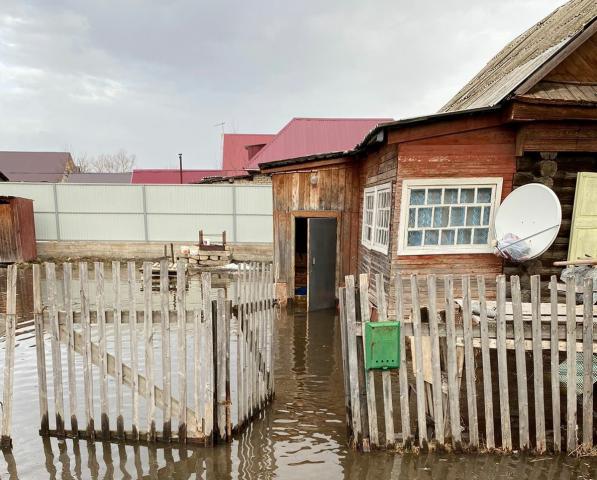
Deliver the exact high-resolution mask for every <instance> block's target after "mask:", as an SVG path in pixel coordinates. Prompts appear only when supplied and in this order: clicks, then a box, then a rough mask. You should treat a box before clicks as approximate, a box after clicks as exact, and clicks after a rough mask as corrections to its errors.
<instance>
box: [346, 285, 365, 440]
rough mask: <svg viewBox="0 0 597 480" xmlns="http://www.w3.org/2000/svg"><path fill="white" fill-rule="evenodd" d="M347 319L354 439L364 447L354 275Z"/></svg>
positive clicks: (350, 286)
mask: <svg viewBox="0 0 597 480" xmlns="http://www.w3.org/2000/svg"><path fill="white" fill-rule="evenodd" d="M345 281H346V320H347V329H346V332H347V334H348V366H349V370H350V404H351V407H352V436H353V438H352V441H353V443H354V445H355V446H357V447H362V441H363V434H362V430H361V402H360V397H359V371H358V370H359V365H358V360H357V345H356V340H357V339H356V332H355V330H356V326H355V324H356V306H355V287H354V277H353V276H352V275H348V276H347V277H346V280H345Z"/></svg>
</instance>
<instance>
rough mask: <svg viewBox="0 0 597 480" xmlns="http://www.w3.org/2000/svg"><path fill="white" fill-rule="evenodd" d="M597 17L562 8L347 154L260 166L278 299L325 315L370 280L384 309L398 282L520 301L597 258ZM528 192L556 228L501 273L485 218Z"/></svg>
mask: <svg viewBox="0 0 597 480" xmlns="http://www.w3.org/2000/svg"><path fill="white" fill-rule="evenodd" d="M596 18H597V4H596V3H595V2H594V1H593V0H572V1H570V2H568V3H567V4H565V5H563V6H562V7H560V8H558V9H557V10H555V11H554V12H553V13H552V14H550V15H549V16H548V17H547V18H545V19H544V20H542V21H541V22H539V23H537V24H536V25H535V26H534V27H532V28H530V29H529V30H528V31H526V32H525V33H523V34H522V35H520V36H519V37H517V38H516V39H514V40H513V41H512V42H511V43H510V44H508V45H507V46H506V47H505V48H504V49H503V50H502V51H501V52H500V53H499V54H498V55H496V56H495V57H494V58H493V59H492V60H491V61H490V62H489V63H488V64H487V66H486V67H485V68H483V70H481V72H479V74H477V75H476V76H475V77H474V78H473V79H472V80H471V81H470V82H469V83H468V84H467V85H466V86H465V87H464V88H463V89H462V90H461V91H460V92H459V93H458V94H457V95H456V96H455V97H454V98H453V99H452V100H450V101H449V102H448V103H447V104H446V105H445V106H444V107H443V108H442V109H441V110H440V112H438V113H437V114H434V115H429V116H423V117H418V118H411V119H406V120H400V121H395V122H388V123H383V124H380V125H378V126H377V127H376V128H374V129H373V130H372V131H371V132H370V133H369V134H368V135H367V136H366V137H365V138H364V140H363V141H362V142H361V143H360V144H359V145H357V146H356V147H355V148H353V149H351V150H348V151H338V152H329V153H326V154H321V155H311V156H306V157H301V158H293V159H286V160H282V161H275V162H269V163H265V164H261V165H260V166H261V169H262V171H263V172H265V173H268V174H271V175H272V185H273V208H274V261H275V276H276V282H277V283H278V292H279V294H280V295H281V296H283V297H293V296H294V295H295V293H296V292H302V291H304V290H305V289H306V291H307V292H308V295H309V297H311V298H310V300H309V307H310V308H311V309H315V308H323V307H326V306H331V305H332V304H333V301H334V299H335V294H336V292H337V287H338V286H340V285H341V284H342V283H343V279H344V276H345V275H347V274H357V273H363V272H367V273H370V274H376V273H380V274H382V275H383V278H384V279H385V281H386V291H389V292H390V309H392V307H393V299H392V298H393V292H392V290H393V289H392V288H391V285H392V282H390V279H391V278H393V277H395V275H397V274H404V275H408V274H413V273H414V274H420V275H424V274H427V273H436V274H440V275H441V274H445V273H452V274H456V275H457V274H472V275H477V274H483V275H486V276H488V277H494V278H495V275H496V274H499V273H503V272H505V273H508V274H515V273H516V274H519V275H521V282H522V285H523V289H524V287H525V285H527V284H528V276H529V275H531V274H541V275H542V277H543V279H544V280H545V279H547V278H548V277H549V275H551V274H555V273H559V269H554V268H553V266H552V263H553V261H554V260H564V259H566V258H567V257H568V256H570V257H571V258H577V257H578V256H584V255H591V256H597V221H596V219H597V193H596V192H597V176H596V175H595V172H597V21H596ZM579 172H584V173H583V175H582V176H579V175H578V174H579ZM529 182H540V183H543V184H544V185H547V186H548V187H550V188H552V189H553V190H554V192H555V193H556V195H557V196H558V197H559V199H560V201H561V203H562V213H563V222H562V227H561V230H560V232H559V234H558V237H557V239H556V242H555V243H554V244H553V246H552V247H551V248H550V249H549V250H547V251H546V252H545V253H544V254H543V255H542V256H541V257H540V258H538V259H535V260H533V261H530V262H527V263H522V264H508V263H505V262H504V261H503V260H502V259H501V258H498V257H496V256H495V255H493V253H492V250H493V248H492V240H493V238H492V237H493V233H492V221H493V217H494V215H495V212H496V209H497V207H498V206H499V204H500V202H501V200H503V198H504V197H505V196H506V195H508V193H510V192H511V191H512V189H513V188H516V187H517V186H520V185H523V184H525V183H529ZM534 207H535V206H533V205H529V207H528V208H529V210H530V211H531V212H532V209H533V208H534ZM303 254H305V255H303ZM303 257H305V258H306V259H307V263H306V264H304V263H305V262H304V260H303ZM299 260H300V264H299ZM305 269H306V272H307V275H306V277H307V278H305V275H304V273H305ZM371 278H372V279H374V278H375V277H374V275H372V276H371ZM494 285H495V283H494ZM371 286H372V287H373V286H374V282H371ZM299 289H301V290H299Z"/></svg>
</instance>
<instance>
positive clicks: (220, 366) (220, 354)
mask: <svg viewBox="0 0 597 480" xmlns="http://www.w3.org/2000/svg"><path fill="white" fill-rule="evenodd" d="M225 302H226V299H225V297H224V290H221V289H220V290H218V299H217V310H216V314H217V316H216V321H215V325H216V329H215V330H216V331H215V345H216V351H215V357H216V365H215V367H216V398H217V404H216V418H217V423H216V425H217V427H218V430H217V433H218V438H219V439H220V440H223V441H225V440H226V373H227V372H226V351H227V337H226V309H225Z"/></svg>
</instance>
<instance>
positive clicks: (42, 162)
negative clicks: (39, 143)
mask: <svg viewBox="0 0 597 480" xmlns="http://www.w3.org/2000/svg"><path fill="white" fill-rule="evenodd" d="M69 163H71V164H72V157H71V155H70V153H68V152H0V171H2V172H3V173H4V175H6V176H7V177H8V179H9V180H10V181H11V182H60V181H62V178H63V177H64V174H65V173H66V171H67V167H68V165H69Z"/></svg>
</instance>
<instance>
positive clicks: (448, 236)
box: [441, 230, 456, 245]
mask: <svg viewBox="0 0 597 480" xmlns="http://www.w3.org/2000/svg"><path fill="white" fill-rule="evenodd" d="M455 236H456V235H455V234H454V230H442V238H441V244H442V245H454V237H455Z"/></svg>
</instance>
